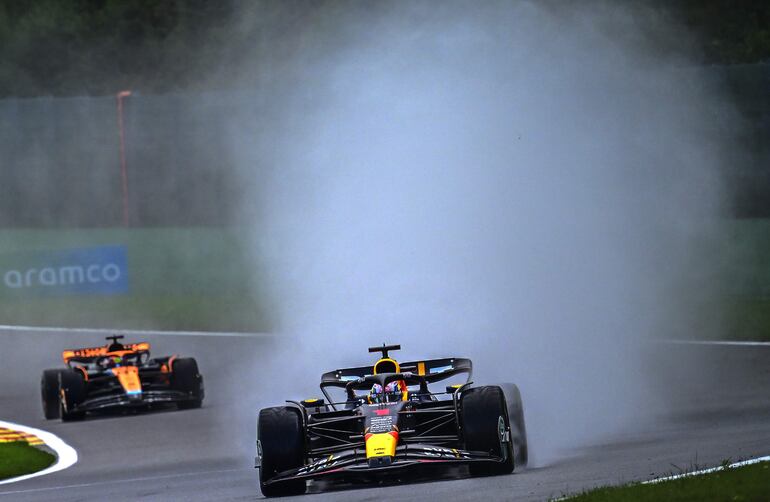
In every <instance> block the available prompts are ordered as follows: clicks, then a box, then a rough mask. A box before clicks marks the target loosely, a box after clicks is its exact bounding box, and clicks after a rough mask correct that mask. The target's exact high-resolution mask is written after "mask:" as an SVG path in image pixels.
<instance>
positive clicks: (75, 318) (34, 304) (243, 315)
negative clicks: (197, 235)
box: [0, 294, 270, 332]
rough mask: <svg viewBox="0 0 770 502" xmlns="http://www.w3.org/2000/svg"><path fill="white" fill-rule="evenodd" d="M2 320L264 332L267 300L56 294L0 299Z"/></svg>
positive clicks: (73, 325)
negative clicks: (48, 296)
mask: <svg viewBox="0 0 770 502" xmlns="http://www.w3.org/2000/svg"><path fill="white" fill-rule="evenodd" d="M0 324H11V325H23V326H52V327H65V328H105V329H148V330H181V331H245V332H265V331H268V330H269V326H270V322H269V320H268V318H267V315H266V313H265V311H264V310H263V308H262V302H259V301H257V300H256V299H254V298H253V297H250V296H227V295H221V296H205V295H196V294H190V295H162V294H161V295H148V296H113V297H96V296H92V297H51V298H31V299H23V300H18V301H12V300H11V301H9V300H6V301H4V302H0Z"/></svg>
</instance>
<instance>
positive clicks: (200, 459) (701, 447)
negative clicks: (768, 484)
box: [0, 331, 770, 501]
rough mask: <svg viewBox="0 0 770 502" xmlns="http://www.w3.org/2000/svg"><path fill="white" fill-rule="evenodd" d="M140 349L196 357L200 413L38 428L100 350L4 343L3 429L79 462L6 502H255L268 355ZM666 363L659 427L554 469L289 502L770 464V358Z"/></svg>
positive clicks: (684, 355)
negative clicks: (69, 450) (61, 374)
mask: <svg viewBox="0 0 770 502" xmlns="http://www.w3.org/2000/svg"><path fill="white" fill-rule="evenodd" d="M146 338H148V339H149V341H150V342H151V343H153V353H154V354H156V355H161V354H163V353H180V354H181V355H194V356H196V357H197V359H198V361H199V365H200V368H201V372H202V373H203V375H204V378H205V385H206V392H207V397H206V400H205V402H204V407H203V408H202V409H198V410H189V411H158V412H151V413H145V414H135V415H125V416H108V417H98V418H91V419H87V420H86V421H84V422H75V423H61V422H60V421H45V420H43V418H42V412H41V406H40V402H39V378H40V373H41V370H42V369H43V368H46V367H57V366H59V364H60V360H59V358H58V354H59V353H60V351H61V350H62V349H63V348H65V346H66V348H69V347H72V346H77V345H82V346H89V345H96V343H94V340H98V339H99V338H98V337H97V336H95V335H94V334H66V335H64V334H38V333H10V332H2V331H0V350H2V352H0V381H1V382H2V383H3V385H2V390H1V391H0V418H2V419H5V420H9V421H13V422H18V423H23V424H26V425H30V426H32V427H37V428H41V429H45V430H48V431H51V432H53V433H54V434H57V435H58V436H59V437H61V438H62V439H64V440H65V441H66V442H68V443H69V444H70V445H72V446H73V447H74V448H76V449H77V451H78V453H79V456H80V460H79V462H78V463H77V464H76V465H75V466H73V467H71V468H69V469H67V470H65V471H62V472H59V473H55V474H52V475H50V476H43V477H39V478H35V479H31V480H27V481H22V482H19V483H12V484H9V485H3V486H0V501H3V500H14V501H16V500H19V501H33V500H51V499H56V500H61V501H81V500H113V501H117V500H201V501H204V500H212V501H213V500H253V499H258V498H261V494H260V492H259V488H258V487H257V471H256V470H255V469H253V467H252V465H253V457H254V439H255V427H254V419H255V417H256V413H257V409H258V408H259V407H260V406H264V405H268V404H276V403H266V402H260V400H259V398H258V392H257V390H256V389H257V388H258V387H259V385H260V382H256V381H255V379H258V378H259V376H258V375H259V373H258V371H255V368H258V367H259V366H260V364H261V362H260V361H259V358H260V353H261V352H263V351H265V349H266V346H267V345H268V344H269V343H270V342H269V341H268V340H265V339H261V338H253V339H252V338H226V339H223V338H203V337H178V336H168V335H164V336H154V337H146ZM660 351H661V357H660V358H659V360H660V364H661V365H663V366H665V367H666V368H667V374H666V378H665V382H664V384H663V385H664V386H665V387H666V388H667V391H670V394H671V398H672V400H673V402H674V403H675V406H673V407H672V408H671V409H670V410H669V412H668V413H667V414H666V416H662V417H660V419H659V420H658V422H657V423H656V424H655V425H654V426H650V427H647V428H644V429H634V430H629V431H627V432H625V433H621V434H616V435H614V436H613V437H609V438H606V439H605V440H603V441H601V442H598V443H596V444H592V445H587V446H585V447H582V448H578V449H572V450H569V451H565V452H563V454H562V455H561V456H560V457H559V459H558V460H555V461H552V462H548V463H546V464H545V465H540V466H535V467H531V468H527V469H524V470H522V471H517V473H515V474H513V475H509V476H499V477H492V478H483V479H471V478H467V477H464V475H463V474H462V473H450V476H449V477H447V478H446V479H442V480H439V481H430V482H428V481H420V482H412V483H401V484H390V485H386V486H377V487H363V488H362V487H355V488H351V487H344V488H342V489H333V490H331V491H323V492H320V491H319V490H320V488H319V487H318V486H311V492H313V493H312V494H310V495H306V496H304V497H302V498H297V500H310V501H322V500H343V501H344V500H381V499H383V498H384V497H386V496H387V497H389V498H391V497H392V498H397V499H404V500H412V499H414V500H416V499H424V498H427V497H430V498H433V499H434V500H483V499H489V500H547V499H549V498H553V497H559V496H561V495H563V494H566V493H574V492H578V491H581V490H583V489H585V488H590V487H593V486H599V485H606V484H617V483H622V482H628V481H636V480H644V479H649V478H651V477H654V476H661V475H666V474H670V473H677V472H679V470H680V469H692V468H694V467H695V466H698V467H709V466H714V465H719V464H720V463H721V462H722V461H723V460H725V459H728V458H729V459H731V460H734V461H735V460H739V459H744V458H751V457H757V456H762V455H768V454H770V347H719V346H717V347H702V346H687V347H685V346H666V347H662V348H661V349H660ZM693 353H698V357H699V359H700V360H701V361H702V364H701V365H700V366H699V370H698V372H697V374H693V370H692V369H686V368H691V366H690V365H687V364H684V362H685V360H687V359H688V358H691V357H692V355H693ZM680 363H681V364H680ZM678 368H681V370H679V369H678ZM651 370H652V371H654V369H651ZM319 373H320V371H319ZM566 419H568V418H567V417H565V420H566ZM533 447H535V448H536V446H533ZM327 488H328V487H327ZM284 500H286V499H284Z"/></svg>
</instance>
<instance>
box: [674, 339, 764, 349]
mask: <svg viewBox="0 0 770 502" xmlns="http://www.w3.org/2000/svg"><path fill="white" fill-rule="evenodd" d="M661 341H662V342H663V343H673V344H677V345H733V346H736V347H770V342H748V341H733V340H661Z"/></svg>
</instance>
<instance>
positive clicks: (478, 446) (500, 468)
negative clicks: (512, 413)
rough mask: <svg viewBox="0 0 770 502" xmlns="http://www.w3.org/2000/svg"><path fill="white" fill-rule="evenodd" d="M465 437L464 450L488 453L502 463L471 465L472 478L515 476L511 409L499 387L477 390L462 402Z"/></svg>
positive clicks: (462, 398) (462, 399)
mask: <svg viewBox="0 0 770 502" xmlns="http://www.w3.org/2000/svg"><path fill="white" fill-rule="evenodd" d="M460 403H461V408H462V409H461V420H462V435H463V440H464V442H465V449H466V450H468V451H478V452H485V453H489V454H490V455H493V456H495V457H499V458H502V459H503V461H502V462H498V463H491V462H478V463H476V462H472V463H470V464H469V465H468V469H469V470H470V473H471V475H473V476H491V475H496V474H509V473H511V472H513V448H512V443H511V440H510V437H509V434H508V429H509V425H508V409H507V405H506V402H505V394H504V393H503V389H501V388H500V387H498V386H496V385H487V386H484V387H474V388H470V389H468V390H466V391H464V392H463V394H462V396H461V398H460Z"/></svg>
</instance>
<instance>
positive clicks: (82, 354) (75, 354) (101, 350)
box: [61, 342, 150, 364]
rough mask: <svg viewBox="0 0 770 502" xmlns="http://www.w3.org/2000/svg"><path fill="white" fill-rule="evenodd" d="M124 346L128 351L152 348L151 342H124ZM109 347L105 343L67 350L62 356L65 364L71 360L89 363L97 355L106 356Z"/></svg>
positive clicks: (142, 350)
mask: <svg viewBox="0 0 770 502" xmlns="http://www.w3.org/2000/svg"><path fill="white" fill-rule="evenodd" d="M123 347H124V351H127V352H146V351H149V350H150V344H149V343H147V342H140V343H125V344H123ZM107 349H108V346H106V345H104V346H102V347H87V348H84V349H75V350H65V351H64V352H62V353H61V357H62V359H64V364H68V363H69V362H70V361H76V362H82V363H87V362H90V361H91V360H93V359H95V358H97V357H101V356H106V355H107V354H108V353H109V352H108V351H107ZM121 352H122V351H121Z"/></svg>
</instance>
